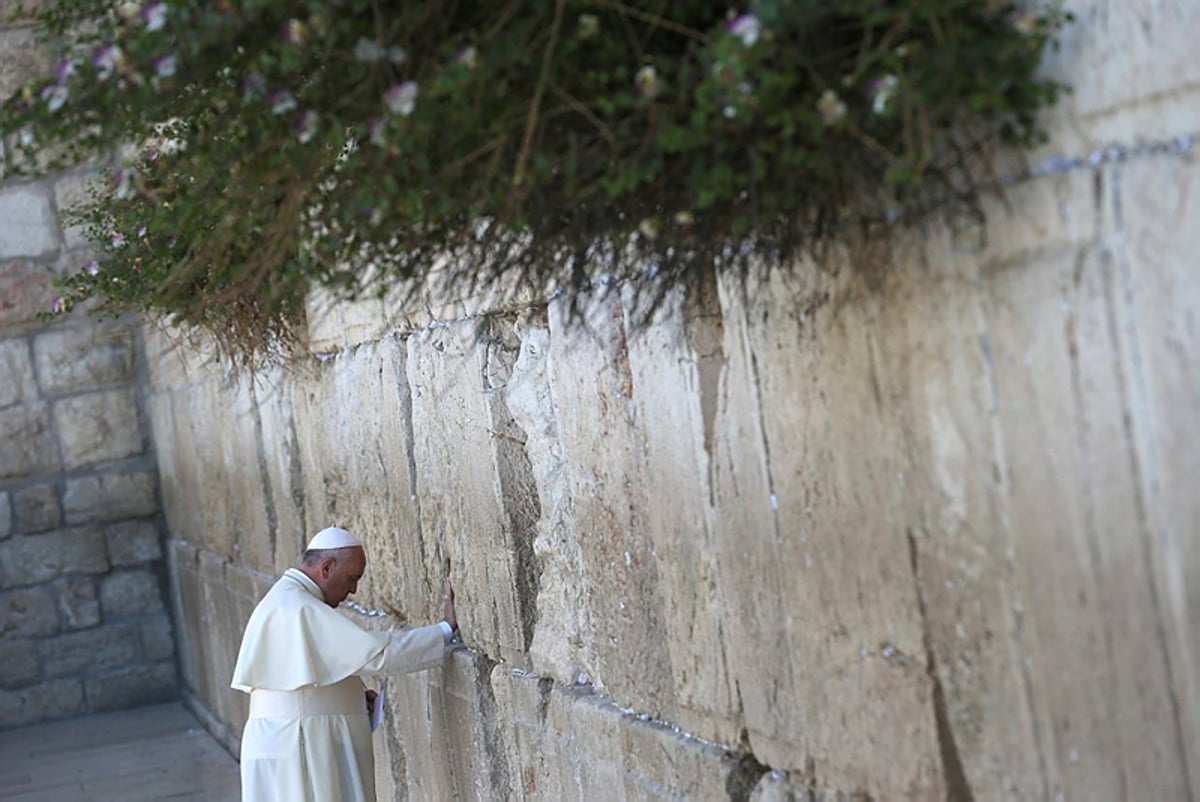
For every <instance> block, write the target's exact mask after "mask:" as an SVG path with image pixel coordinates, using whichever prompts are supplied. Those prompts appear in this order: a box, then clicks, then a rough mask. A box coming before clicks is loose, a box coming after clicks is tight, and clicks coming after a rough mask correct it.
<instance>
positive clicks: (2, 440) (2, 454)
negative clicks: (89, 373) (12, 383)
mask: <svg viewBox="0 0 1200 802" xmlns="http://www.w3.org/2000/svg"><path fill="white" fill-rule="evenodd" d="M58 466H59V460H58V447H57V445H56V444H55V442H54V435H53V434H52V432H51V430H50V416H49V414H48V410H47V409H46V405H45V404H42V403H30V404H18V405H16V406H11V407H6V408H4V409H0V481H3V480H5V479H17V478H23V477H27V476H40V475H42V474H45V473H49V472H51V471H53V470H55V469H57V468H58Z"/></svg>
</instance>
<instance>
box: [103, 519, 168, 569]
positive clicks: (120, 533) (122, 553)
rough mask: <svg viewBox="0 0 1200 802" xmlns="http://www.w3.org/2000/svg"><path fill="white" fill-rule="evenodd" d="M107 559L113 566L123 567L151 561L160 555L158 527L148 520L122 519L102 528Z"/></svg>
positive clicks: (160, 546)
mask: <svg viewBox="0 0 1200 802" xmlns="http://www.w3.org/2000/svg"><path fill="white" fill-rule="evenodd" d="M104 540H105V543H106V544H107V545H108V559H109V562H111V563H112V564H113V565H114V566H117V567H125V566H129V565H137V564H139V563H147V562H152V561H154V560H157V559H159V558H160V557H162V545H161V544H160V543H159V538H158V529H157V528H155V526H154V524H153V523H151V522H149V521H122V522H121V523H117V524H113V525H111V526H109V527H107V528H106V529H105V530H104Z"/></svg>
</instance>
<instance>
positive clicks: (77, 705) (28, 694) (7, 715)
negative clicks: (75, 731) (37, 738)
mask: <svg viewBox="0 0 1200 802" xmlns="http://www.w3.org/2000/svg"><path fill="white" fill-rule="evenodd" d="M83 709H84V707H83V683H82V682H80V681H79V680H77V679H63V680H53V681H50V682H43V683H41V684H40V685H33V686H31V687H28V688H22V689H21V690H19V691H0V727H16V726H19V725H21V724H31V723H33V722H35V721H47V720H49V719H56V718H65V717H67V716H74V715H78V714H79V713H82V712H83Z"/></svg>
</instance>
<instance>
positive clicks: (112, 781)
mask: <svg viewBox="0 0 1200 802" xmlns="http://www.w3.org/2000/svg"><path fill="white" fill-rule="evenodd" d="M238 798H239V784H238V765H237V762H236V761H235V760H234V759H233V758H232V757H230V755H229V753H227V752H226V751H225V750H223V749H222V748H221V747H220V746H219V745H218V744H217V742H216V741H215V740H213V738H212V737H211V736H210V735H209V734H208V733H207V732H205V730H204V728H203V727H201V726H200V724H199V723H198V722H197V721H196V719H195V718H194V717H193V716H192V714H191V713H189V712H188V711H187V710H185V709H184V708H183V706H182V705H180V704H178V703H171V704H162V705H152V706H149V707H140V708H135V709H133V710H125V711H121V712H117V713H102V714H99V715H91V716H83V717H80V718H73V719H67V720H63V721H55V722H48V723H45V724H35V725H32V726H28V727H20V728H17V729H12V730H6V731H4V732H0V799H3V800H4V801H5V802H73V801H74V800H79V801H80V802H83V800H87V802H98V801H99V800H114V802H115V801H116V800H121V802H138V800H142V801H144V802H149V800H172V801H173V802H175V801H179V802H182V801H183V800H187V802H200V800H213V801H214V802H215V800H236V799H238Z"/></svg>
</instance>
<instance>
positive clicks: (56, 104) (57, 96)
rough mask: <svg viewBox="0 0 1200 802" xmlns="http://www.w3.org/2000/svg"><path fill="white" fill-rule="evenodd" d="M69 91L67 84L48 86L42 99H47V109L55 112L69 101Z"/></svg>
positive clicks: (43, 91) (43, 92)
mask: <svg viewBox="0 0 1200 802" xmlns="http://www.w3.org/2000/svg"><path fill="white" fill-rule="evenodd" d="M69 94H70V93H69V92H68V91H67V88H66V87H65V86H47V87H46V88H45V89H43V90H42V100H44V101H46V109H47V111H49V112H50V113H52V114H53V113H54V112H56V111H58V110H59V109H61V108H62V107H63V106H65V105H66V103H67V97H68V96H69Z"/></svg>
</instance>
